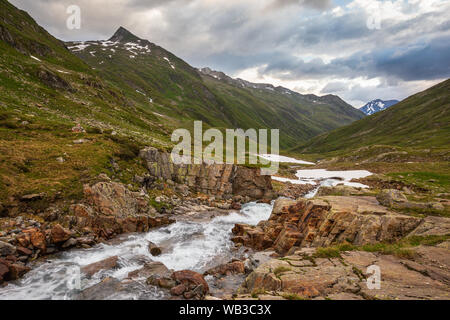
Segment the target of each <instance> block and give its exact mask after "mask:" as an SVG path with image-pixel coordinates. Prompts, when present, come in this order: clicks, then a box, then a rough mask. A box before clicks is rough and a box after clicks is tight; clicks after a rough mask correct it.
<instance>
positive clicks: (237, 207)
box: [231, 202, 242, 210]
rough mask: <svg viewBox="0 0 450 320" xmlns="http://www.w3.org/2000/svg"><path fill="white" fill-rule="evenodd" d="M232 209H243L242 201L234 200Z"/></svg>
mask: <svg viewBox="0 0 450 320" xmlns="http://www.w3.org/2000/svg"><path fill="white" fill-rule="evenodd" d="M231 209H233V210H241V209H242V205H241V204H240V203H238V202H234V203H233V204H232V205H231Z"/></svg>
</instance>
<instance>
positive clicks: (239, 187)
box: [140, 147, 274, 199]
mask: <svg viewBox="0 0 450 320" xmlns="http://www.w3.org/2000/svg"><path fill="white" fill-rule="evenodd" d="M140 157H141V158H142V159H144V160H145V162H146V164H147V168H148V170H149V172H150V175H151V176H152V177H154V178H155V179H160V180H163V181H169V182H171V183H177V184H180V185H186V186H187V187H188V188H190V189H191V190H192V191H193V192H200V193H204V194H207V195H214V196H216V197H222V198H225V199H227V198H228V199H229V198H232V197H233V195H240V196H244V197H245V196H248V197H250V198H251V199H263V198H269V199H272V197H273V195H274V194H273V190H272V179H271V177H270V176H264V175H261V170H260V169H258V168H247V167H242V166H237V165H231V164H212V165H207V164H192V165H184V164H181V165H178V164H174V163H173V162H172V161H171V159H170V154H168V153H165V152H160V151H159V150H158V149H156V148H152V147H149V148H146V149H144V150H142V151H141V153H140Z"/></svg>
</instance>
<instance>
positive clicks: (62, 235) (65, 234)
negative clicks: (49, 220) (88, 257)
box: [50, 224, 72, 244]
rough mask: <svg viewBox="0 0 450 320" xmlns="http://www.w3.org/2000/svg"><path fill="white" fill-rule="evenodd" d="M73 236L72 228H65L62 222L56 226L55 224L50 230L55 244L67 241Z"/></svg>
mask: <svg viewBox="0 0 450 320" xmlns="http://www.w3.org/2000/svg"><path fill="white" fill-rule="evenodd" d="M71 236H72V233H71V232H70V230H67V229H64V228H63V227H62V226H61V225H60V224H56V225H55V226H53V228H52V230H51V232H50V237H51V239H52V242H53V243H55V244H57V243H62V242H66V241H67V240H69V239H70V237H71Z"/></svg>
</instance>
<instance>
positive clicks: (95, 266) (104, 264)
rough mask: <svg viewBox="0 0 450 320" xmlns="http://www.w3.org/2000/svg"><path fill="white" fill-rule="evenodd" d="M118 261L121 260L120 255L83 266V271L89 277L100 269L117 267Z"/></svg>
mask: <svg viewBox="0 0 450 320" xmlns="http://www.w3.org/2000/svg"><path fill="white" fill-rule="evenodd" d="M118 261H119V257H117V256H114V257H110V258H107V259H105V260H102V261H99V262H96V263H92V264H90V265H88V266H85V267H83V268H81V271H82V272H83V273H84V274H86V275H87V276H88V277H92V276H93V275H94V274H96V273H97V272H99V271H100V270H110V269H114V268H116V267H117V263H118Z"/></svg>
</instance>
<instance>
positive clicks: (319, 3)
mask: <svg viewBox="0 0 450 320" xmlns="http://www.w3.org/2000/svg"><path fill="white" fill-rule="evenodd" d="M331 3H332V1H331V0H274V1H273V2H272V3H271V4H270V7H272V8H276V7H285V6H289V5H301V6H306V7H311V8H314V9H322V10H323V9H327V8H329V7H330V6H331Z"/></svg>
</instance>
